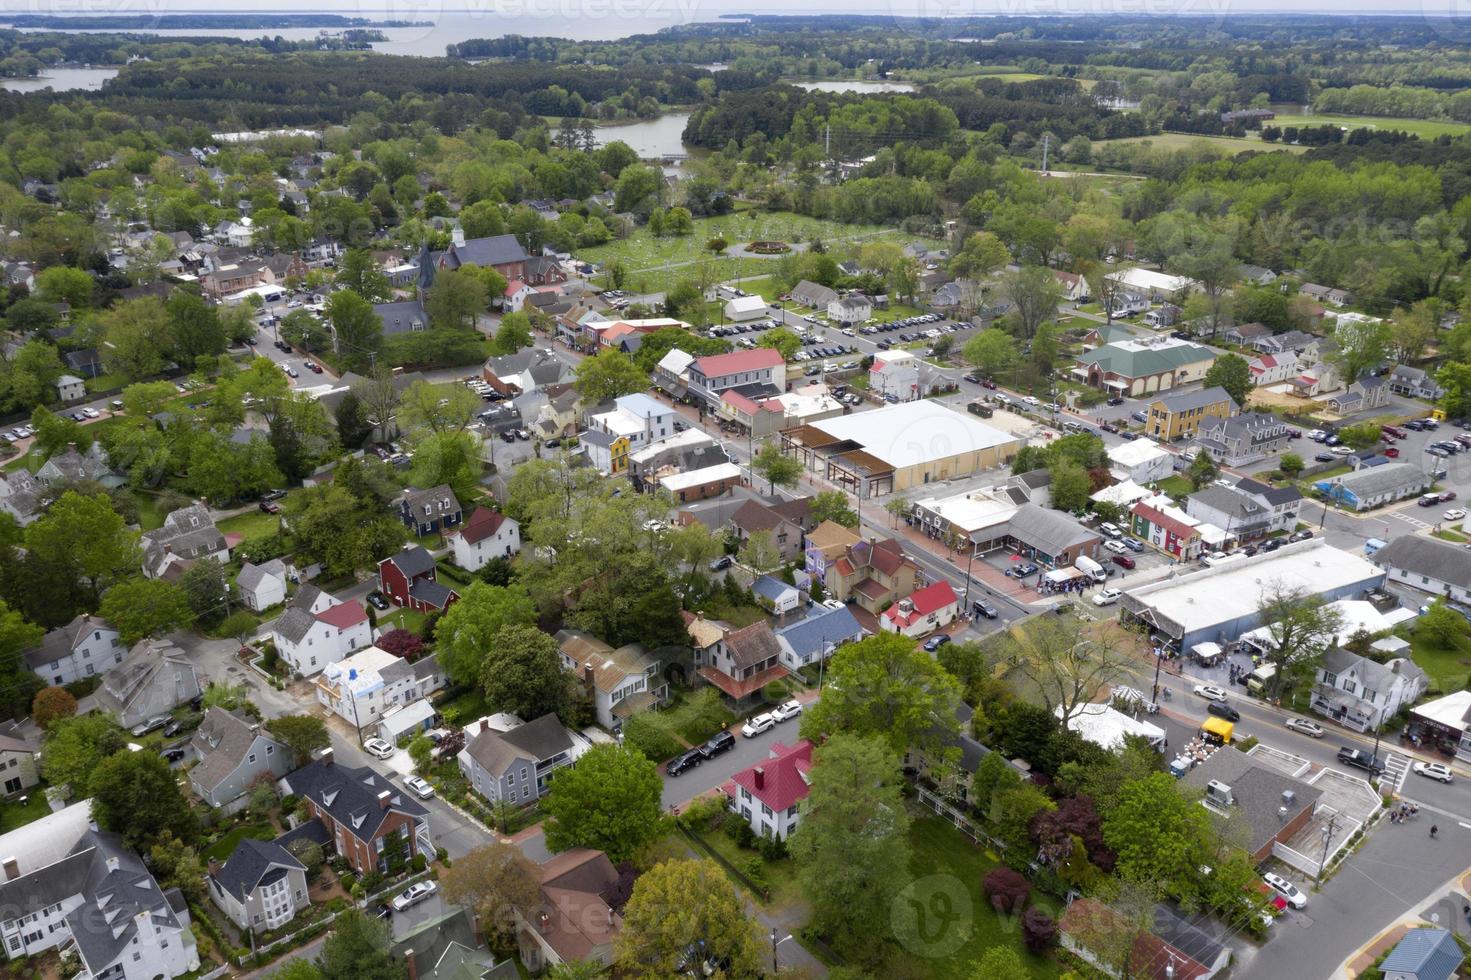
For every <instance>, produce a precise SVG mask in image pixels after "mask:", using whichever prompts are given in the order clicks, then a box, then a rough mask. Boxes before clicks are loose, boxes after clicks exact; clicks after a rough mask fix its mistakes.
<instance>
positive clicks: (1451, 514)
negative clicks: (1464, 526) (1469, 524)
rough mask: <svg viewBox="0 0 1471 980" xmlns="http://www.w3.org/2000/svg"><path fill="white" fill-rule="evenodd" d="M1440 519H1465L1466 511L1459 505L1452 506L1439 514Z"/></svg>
mask: <svg viewBox="0 0 1471 980" xmlns="http://www.w3.org/2000/svg"><path fill="white" fill-rule="evenodd" d="M1440 519H1441V520H1443V521H1462V520H1465V519H1466V512H1465V511H1464V510H1462V509H1461V508H1459V507H1452V508H1451V509H1450V510H1448V511H1446V512H1445V513H1444V514H1441V515H1440Z"/></svg>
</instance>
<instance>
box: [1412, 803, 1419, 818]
mask: <svg viewBox="0 0 1471 980" xmlns="http://www.w3.org/2000/svg"><path fill="white" fill-rule="evenodd" d="M1419 814H1420V804H1418V803H1411V804H1410V816H1412V817H1414V816H1419Z"/></svg>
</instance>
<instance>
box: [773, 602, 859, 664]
mask: <svg viewBox="0 0 1471 980" xmlns="http://www.w3.org/2000/svg"><path fill="white" fill-rule="evenodd" d="M862 634H863V627H862V626H861V625H859V623H858V620H857V619H856V618H855V617H854V616H853V612H852V610H850V609H849V608H848V607H847V606H842V607H840V608H838V609H823V608H821V607H818V609H814V610H813V611H812V613H810V614H809V615H808V616H807V618H806V619H803V620H800V621H798V622H795V623H793V624H792V625H790V626H786V627H783V628H782V629H779V630H777V631H776V635H777V636H778V637H779V638H781V639H783V640H785V641H786V643H787V646H789V647H791V648H792V652H793V653H795V654H796V655H797V656H798V657H806V656H810V655H813V654H817V653H820V652H821V651H822V648H823V646H824V645H825V644H828V643H834V642H836V641H838V640H848V639H852V638H854V637H857V636H861V635H862Z"/></svg>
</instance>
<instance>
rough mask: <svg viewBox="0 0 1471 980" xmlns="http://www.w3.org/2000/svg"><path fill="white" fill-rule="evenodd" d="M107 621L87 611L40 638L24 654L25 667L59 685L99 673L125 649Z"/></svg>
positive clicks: (117, 661)
mask: <svg viewBox="0 0 1471 980" xmlns="http://www.w3.org/2000/svg"><path fill="white" fill-rule="evenodd" d="M120 635H121V634H119V633H118V631H117V630H116V629H114V628H113V626H112V624H111V623H109V622H108V621H107V620H105V619H102V618H100V617H96V616H89V615H88V614H86V613H83V614H82V615H80V616H78V617H76V618H75V619H73V620H72V621H71V622H70V623H67V624H66V625H65V626H58V627H57V628H56V629H54V630H52V631H51V632H49V633H47V634H46V635H45V636H43V637H42V638H41V645H40V646H38V647H35V648H34V649H31V650H27V651H26V652H25V653H24V657H25V661H26V666H27V667H29V668H30V669H31V670H32V671H34V672H35V673H36V676H38V677H40V678H41V679H42V680H43V681H45V682H46V683H47V684H50V685H54V686H57V687H60V686H61V685H63V684H70V683H71V682H72V681H79V680H81V679H82V678H84V677H91V676H93V675H94V674H101V673H104V672H106V671H108V670H111V669H112V668H113V667H116V666H117V665H118V664H120V663H122V662H123V658H124V657H126V656H127V654H128V648H127V647H125V646H123V645H122V643H121V642H120V640H119V637H120Z"/></svg>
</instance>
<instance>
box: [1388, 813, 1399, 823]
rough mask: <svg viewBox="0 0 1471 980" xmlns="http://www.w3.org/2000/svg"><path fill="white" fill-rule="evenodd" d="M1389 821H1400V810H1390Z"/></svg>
mask: <svg viewBox="0 0 1471 980" xmlns="http://www.w3.org/2000/svg"><path fill="white" fill-rule="evenodd" d="M1389 822H1390V823H1399V811H1398V810H1390V811H1389Z"/></svg>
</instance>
